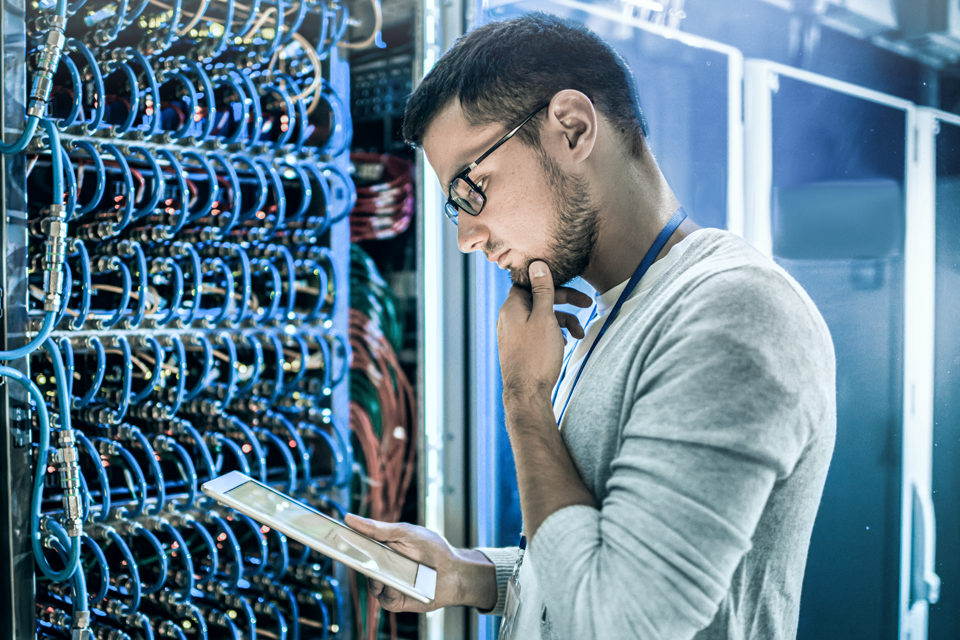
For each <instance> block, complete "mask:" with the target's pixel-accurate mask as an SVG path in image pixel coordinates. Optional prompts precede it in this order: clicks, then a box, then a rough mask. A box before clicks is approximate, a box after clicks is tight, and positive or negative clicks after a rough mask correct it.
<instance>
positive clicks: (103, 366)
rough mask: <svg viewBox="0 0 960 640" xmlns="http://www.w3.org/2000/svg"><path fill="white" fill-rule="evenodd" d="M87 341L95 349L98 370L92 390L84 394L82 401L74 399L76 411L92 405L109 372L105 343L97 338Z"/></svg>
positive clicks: (94, 374)
mask: <svg viewBox="0 0 960 640" xmlns="http://www.w3.org/2000/svg"><path fill="white" fill-rule="evenodd" d="M87 340H88V343H89V344H90V345H91V346H92V347H93V350H94V353H95V354H96V356H97V368H96V370H95V371H94V373H93V383H92V384H91V385H90V388H89V389H88V390H87V392H86V393H84V394H83V397H81V398H80V399H74V401H73V408H74V409H81V408H83V407H85V406H87V405H88V404H90V402H91V401H92V400H93V399H94V397H96V395H97V393H98V392H99V391H100V386H101V385H102V384H103V377H104V375H106V372H107V354H106V351H105V350H104V348H103V343H102V342H100V338H98V337H97V336H90V337H88V338H87Z"/></svg>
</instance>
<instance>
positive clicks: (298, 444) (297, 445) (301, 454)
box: [271, 412, 311, 485]
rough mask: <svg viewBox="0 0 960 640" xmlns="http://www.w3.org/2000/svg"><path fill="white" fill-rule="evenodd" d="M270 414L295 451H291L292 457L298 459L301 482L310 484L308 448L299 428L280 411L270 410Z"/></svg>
mask: <svg viewBox="0 0 960 640" xmlns="http://www.w3.org/2000/svg"><path fill="white" fill-rule="evenodd" d="M271 415H272V416H273V417H274V419H275V420H276V421H277V424H278V425H279V426H280V428H282V429H284V430H286V432H287V436H288V438H289V440H288V443H290V449H296V452H293V451H291V454H293V456H294V458H295V459H297V460H298V462H299V463H300V468H301V475H302V476H303V483H304V484H307V485H308V484H310V482H311V470H310V450H309V449H308V448H307V446H306V445H305V444H304V442H303V438H302V437H301V436H300V430H299V429H297V427H296V426H294V424H293V423H292V422H290V421H289V420H287V418H286V416H284V415H283V414H282V413H277V412H272V413H271Z"/></svg>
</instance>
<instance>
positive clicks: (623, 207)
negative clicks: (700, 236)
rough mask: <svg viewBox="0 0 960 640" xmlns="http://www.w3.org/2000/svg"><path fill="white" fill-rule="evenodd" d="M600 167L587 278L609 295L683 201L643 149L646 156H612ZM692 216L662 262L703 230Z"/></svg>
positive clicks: (670, 243)
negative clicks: (594, 240) (596, 217)
mask: <svg viewBox="0 0 960 640" xmlns="http://www.w3.org/2000/svg"><path fill="white" fill-rule="evenodd" d="M604 164H605V165H606V166H599V167H598V171H597V176H596V177H597V184H599V185H600V187H601V189H600V193H602V194H603V195H602V196H601V197H600V198H599V200H600V203H599V204H600V207H599V209H600V212H599V223H598V229H597V243H596V246H595V247H594V251H593V255H592V256H591V258H590V263H589V264H588V265H587V268H586V269H585V270H584V272H583V274H582V277H583V279H584V280H586V281H587V283H589V284H590V286H592V287H593V288H594V289H596V290H597V292H599V293H606V292H607V291H609V290H610V289H612V288H613V287H615V286H617V285H618V284H620V283H621V282H623V281H625V280H629V279H630V276H632V275H633V272H634V271H635V270H636V268H637V265H639V264H640V261H641V260H642V259H643V256H644V254H646V252H647V251H648V250H649V249H650V247H651V246H652V245H653V243H654V241H655V240H656V239H657V236H658V235H659V234H660V231H662V230H663V227H664V226H666V224H667V222H669V220H670V218H671V217H672V216H673V214H674V213H675V212H676V211H677V209H679V208H680V201H679V200H677V197H676V196H675V195H674V194H673V191H672V190H671V189H670V185H668V184H667V181H666V179H665V178H664V177H663V174H662V173H661V172H660V168H659V167H658V166H657V163H656V160H654V158H653V155H652V154H651V153H650V150H649V148H648V147H647V146H646V145H644V152H643V157H641V158H631V159H630V161H629V162H624V161H623V158H622V157H619V156H618V157H616V158H612V159H611V161H610V162H608V163H604ZM698 228H699V227H697V225H696V224H695V223H693V222H692V221H691V220H690V219H689V218H688V219H687V220H685V221H684V222H683V224H681V225H680V227H679V228H678V229H677V230H676V231H675V232H674V233H673V235H672V236H670V239H669V240H668V241H667V244H666V245H665V246H664V247H663V250H662V251H661V252H660V254H659V255H658V256H657V260H659V259H661V258H662V257H663V256H665V255H667V253H668V252H669V251H670V249H671V248H672V247H673V246H674V245H676V244H677V243H678V242H680V241H681V240H683V238H685V237H686V236H688V235H690V234H691V233H692V232H693V231H695V230H696V229H698Z"/></svg>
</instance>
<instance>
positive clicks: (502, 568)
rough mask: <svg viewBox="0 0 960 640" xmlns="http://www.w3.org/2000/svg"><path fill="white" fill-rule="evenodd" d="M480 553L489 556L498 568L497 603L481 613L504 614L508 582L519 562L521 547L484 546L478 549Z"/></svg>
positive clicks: (490, 614)
mask: <svg viewBox="0 0 960 640" xmlns="http://www.w3.org/2000/svg"><path fill="white" fill-rule="evenodd" d="M477 551H479V552H480V553H482V554H483V555H485V556H487V559H488V560H490V562H492V563H493V566H494V567H496V569H497V604H495V605H494V606H493V609H491V610H490V611H481V612H480V613H481V614H484V615H488V616H501V615H503V605H504V602H505V601H506V598H507V582H509V581H510V575H511V574H512V573H513V567H514V565H516V563H517V555H518V554H519V553H520V548H519V547H504V548H502V549H497V548H492V547H483V548H481V549H477Z"/></svg>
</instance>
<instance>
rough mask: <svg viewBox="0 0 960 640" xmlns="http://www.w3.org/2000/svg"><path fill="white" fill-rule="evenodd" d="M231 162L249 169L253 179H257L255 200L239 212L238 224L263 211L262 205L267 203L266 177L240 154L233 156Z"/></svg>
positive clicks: (251, 161) (255, 164) (255, 165)
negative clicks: (247, 207)
mask: <svg viewBox="0 0 960 640" xmlns="http://www.w3.org/2000/svg"><path fill="white" fill-rule="evenodd" d="M233 162H234V163H241V164H244V165H246V166H247V167H249V168H250V170H251V171H253V175H254V177H255V178H256V179H257V184H258V188H257V190H256V195H255V200H254V201H253V204H251V205H250V208H249V209H247V210H245V211H244V210H241V211H240V217H239V218H238V221H239V222H246V221H247V220H250V219H251V218H253V217H254V216H255V215H257V213H258V212H259V211H260V210H262V209H263V205H265V204H266V202H267V187H268V185H267V176H266V175H264V173H263V170H262V169H261V168H260V165H258V164H257V163H255V162H254V161H253V160H251V159H250V158H248V157H246V156H244V155H242V154H235V155H234V156H233Z"/></svg>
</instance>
